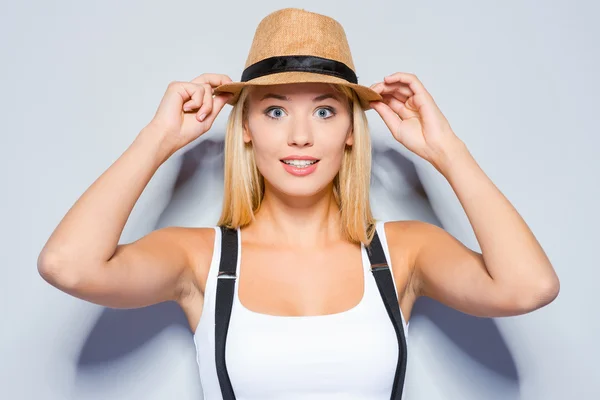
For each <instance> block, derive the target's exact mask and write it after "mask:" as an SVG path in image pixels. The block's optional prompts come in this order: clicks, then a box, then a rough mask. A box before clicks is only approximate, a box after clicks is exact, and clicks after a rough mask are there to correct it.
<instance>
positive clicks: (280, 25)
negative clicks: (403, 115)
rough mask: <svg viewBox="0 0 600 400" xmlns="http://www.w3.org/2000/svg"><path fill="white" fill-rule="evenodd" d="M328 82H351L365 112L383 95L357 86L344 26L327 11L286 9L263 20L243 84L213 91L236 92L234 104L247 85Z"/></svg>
mask: <svg viewBox="0 0 600 400" xmlns="http://www.w3.org/2000/svg"><path fill="white" fill-rule="evenodd" d="M299 82H325V83H337V84H341V85H345V86H348V87H350V88H352V89H354V91H355V92H356V94H357V95H358V97H359V99H360V103H361V106H362V108H363V109H364V110H368V109H370V108H371V106H370V105H369V101H375V100H382V98H381V96H380V95H379V93H377V92H375V91H374V90H372V89H370V88H368V87H367V86H363V85H360V84H358V78H357V76H356V70H355V68H354V62H353V61H352V55H351V54H350V46H349V45H348V40H347V38H346V33H345V32H344V28H343V27H342V25H340V23H339V22H337V21H336V20H334V19H333V18H330V17H327V16H325V15H321V14H317V13H313V12H310V11H306V10H303V9H299V8H284V9H282V10H278V11H275V12H273V13H271V14H269V15H267V16H266V17H265V18H263V19H262V20H261V21H260V23H259V24H258V27H257V28H256V32H255V33H254V39H253V41H252V46H251V47H250V53H249V54H248V58H247V59H246V65H245V66H244V71H243V73H242V78H241V79H240V82H232V83H226V84H223V85H220V86H218V87H216V88H215V90H214V94H219V93H223V92H227V93H233V97H232V98H231V99H229V101H228V102H227V103H228V104H230V105H234V104H235V103H236V102H237V100H238V98H239V95H240V91H241V90H242V88H244V86H248V85H276V84H283V83H299Z"/></svg>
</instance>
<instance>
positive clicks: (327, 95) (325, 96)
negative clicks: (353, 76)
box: [260, 93, 338, 102]
mask: <svg viewBox="0 0 600 400" xmlns="http://www.w3.org/2000/svg"><path fill="white" fill-rule="evenodd" d="M265 99H277V100H283V101H290V98H289V97H287V96H283V95H280V94H275V93H267V94H265V95H264V96H263V97H262V98H261V99H260V101H263V100H265ZM325 99H334V100H338V98H337V97H336V96H335V95H334V94H333V93H325V94H322V95H320V96H317V97H315V98H314V99H313V102H317V101H321V100H325Z"/></svg>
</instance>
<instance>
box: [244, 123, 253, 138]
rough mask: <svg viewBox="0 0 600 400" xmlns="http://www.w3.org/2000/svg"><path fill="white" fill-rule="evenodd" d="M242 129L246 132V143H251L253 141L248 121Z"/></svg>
mask: <svg viewBox="0 0 600 400" xmlns="http://www.w3.org/2000/svg"><path fill="white" fill-rule="evenodd" d="M242 129H243V130H244V134H243V137H244V143H250V142H251V141H252V136H251V135H250V129H249V128H248V121H244V123H243V124H242Z"/></svg>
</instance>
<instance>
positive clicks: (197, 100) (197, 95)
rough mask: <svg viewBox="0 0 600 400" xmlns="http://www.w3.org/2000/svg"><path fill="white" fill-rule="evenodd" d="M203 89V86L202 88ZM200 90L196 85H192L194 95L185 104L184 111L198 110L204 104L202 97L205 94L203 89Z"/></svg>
mask: <svg viewBox="0 0 600 400" xmlns="http://www.w3.org/2000/svg"><path fill="white" fill-rule="evenodd" d="M202 89H203V88H202ZM202 89H201V90H198V88H196V87H192V89H191V90H193V91H192V96H191V98H190V99H189V100H188V101H186V102H185V103H184V104H183V111H184V112H189V111H193V110H197V109H198V108H200V106H202V102H203V100H202V97H203V96H204V92H203V90H202Z"/></svg>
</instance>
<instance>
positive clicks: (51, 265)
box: [37, 252, 77, 290]
mask: <svg viewBox="0 0 600 400" xmlns="http://www.w3.org/2000/svg"><path fill="white" fill-rule="evenodd" d="M68 265H69V264H67V263H66V262H65V261H64V259H63V258H61V257H60V256H58V255H57V254H47V253H44V252H42V253H41V254H40V255H39V257H38V260H37V270H38V273H39V274H40V276H41V277H42V279H44V280H45V281H46V282H48V283H49V284H50V285H52V286H54V287H56V288H59V289H61V290H68V289H71V288H73V287H75V286H76V284H77V274H76V273H75V271H74V270H73V268H70V267H69V266H68Z"/></svg>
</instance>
